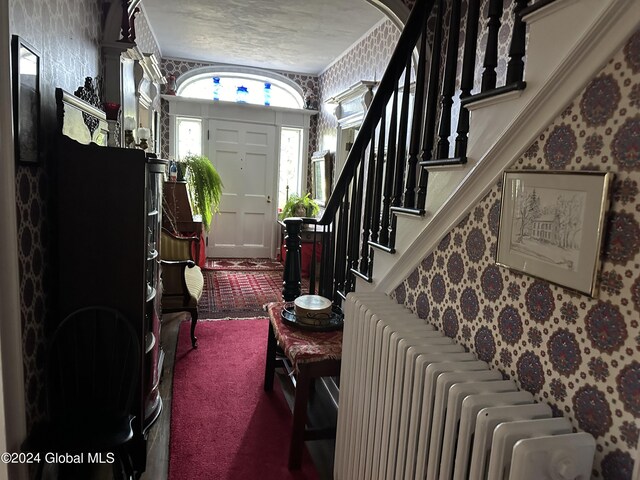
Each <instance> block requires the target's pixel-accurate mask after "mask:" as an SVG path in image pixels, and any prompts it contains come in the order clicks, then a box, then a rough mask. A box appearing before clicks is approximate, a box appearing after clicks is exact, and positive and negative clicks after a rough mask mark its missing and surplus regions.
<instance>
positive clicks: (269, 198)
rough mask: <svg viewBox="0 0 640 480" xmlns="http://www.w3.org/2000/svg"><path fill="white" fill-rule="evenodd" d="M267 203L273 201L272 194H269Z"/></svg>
mask: <svg viewBox="0 0 640 480" xmlns="http://www.w3.org/2000/svg"><path fill="white" fill-rule="evenodd" d="M267 203H271V195H267Z"/></svg>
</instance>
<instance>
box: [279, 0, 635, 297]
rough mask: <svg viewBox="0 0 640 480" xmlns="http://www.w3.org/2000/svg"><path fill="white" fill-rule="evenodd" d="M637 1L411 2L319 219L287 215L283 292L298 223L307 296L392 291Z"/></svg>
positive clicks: (598, 59) (570, 92) (597, 54)
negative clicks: (308, 233) (315, 247)
mask: <svg viewBox="0 0 640 480" xmlns="http://www.w3.org/2000/svg"><path fill="white" fill-rule="evenodd" d="M633 4H634V2H633V0H539V1H536V2H535V3H532V2H530V1H529V0H511V1H504V0H484V1H482V2H481V1H480V0H469V2H468V8H466V9H465V11H462V8H461V2H460V1H456V0H453V1H451V0H417V1H416V2H415V5H414V7H413V9H412V12H411V14H410V16H409V19H408V20H407V23H406V25H405V28H404V30H403V32H402V34H401V36H400V38H399V40H398V44H397V46H396V48H395V50H394V53H393V55H392V58H391V60H390V62H389V65H388V68H387V70H386V71H385V73H384V75H383V77H382V79H381V81H380V85H379V87H378V90H377V92H376V94H375V96H374V98H373V101H372V103H371V105H370V107H369V110H368V111H367V114H366V116H365V119H364V121H363V124H362V126H361V128H360V132H359V134H358V137H357V138H356V140H355V142H354V145H353V147H352V149H351V151H350V153H349V155H348V157H347V160H346V163H345V166H344V168H343V170H342V172H341V173H340V175H339V177H338V180H337V182H336V185H335V188H334V191H333V193H332V196H331V197H330V199H329V201H328V202H327V205H326V208H325V210H324V212H323V214H322V216H321V218H319V219H310V218H289V219H286V220H285V225H286V227H287V238H286V246H287V249H288V250H289V252H290V253H293V254H288V255H287V262H286V264H285V272H284V289H283V294H284V298H285V300H292V299H293V298H295V297H296V296H298V295H299V294H300V293H301V292H300V260H299V258H300V256H299V254H297V252H299V250H300V239H299V232H300V229H301V227H302V225H303V224H309V225H312V228H313V229H314V231H315V235H316V237H317V242H318V243H319V244H320V245H321V246H322V250H321V261H320V271H319V272H315V271H314V269H315V265H312V271H311V281H310V288H309V293H318V294H320V295H323V296H325V297H328V298H332V299H333V300H334V302H337V303H340V302H341V300H342V299H344V298H345V297H346V294H347V293H348V292H350V291H354V290H356V289H357V290H363V291H364V290H378V291H385V292H387V293H388V292H390V291H391V290H392V289H393V288H395V286H396V285H397V284H398V283H400V282H401V281H402V280H403V279H404V278H406V276H407V275H408V274H409V273H410V272H411V271H412V269H413V268H415V266H416V265H417V263H418V262H419V261H420V260H421V259H422V258H423V257H424V256H426V254H428V252H429V251H430V250H432V249H433V248H434V247H435V246H436V245H437V243H438V242H439V240H440V239H441V238H442V237H443V236H444V235H445V234H446V233H447V232H448V231H449V230H451V228H452V227H453V226H455V225H456V224H457V223H459V222H460V220H461V219H462V218H463V217H464V216H465V215H466V214H467V213H468V209H469V208H470V206H472V205H474V204H475V203H476V202H477V201H478V200H480V199H481V198H482V197H483V195H484V194H485V193H486V192H487V190H488V189H490V188H491V187H492V186H493V185H495V184H496V182H498V181H499V180H500V178H501V175H502V172H503V171H504V170H505V169H506V168H508V166H509V165H510V164H511V163H512V161H513V160H514V159H515V158H518V156H520V155H521V154H522V153H523V152H524V150H526V148H527V147H528V146H529V145H530V144H531V143H532V142H533V141H534V140H535V138H536V137H537V136H538V135H539V133H540V132H541V131H542V130H543V129H544V128H545V127H546V126H547V125H548V123H549V122H550V121H551V120H552V119H553V118H555V117H556V116H557V115H558V114H559V113H560V112H561V110H562V109H563V108H564V107H565V105H566V103H567V102H568V101H570V100H571V99H572V98H573V97H574V96H575V95H576V94H577V92H578V91H579V90H580V89H581V88H582V87H584V85H585V84H586V82H588V81H589V80H590V78H591V77H592V76H593V75H594V74H595V73H596V72H597V71H598V70H599V68H600V67H601V66H602V65H603V64H604V63H605V62H606V61H607V60H608V59H609V57H610V55H611V54H612V53H613V52H614V51H615V50H616V49H617V48H619V47H620V45H621V44H622V42H623V41H624V40H625V38H626V37H627V36H628V35H629V34H630V33H631V32H632V31H633V30H634V28H636V25H635V18H636V15H633V14H629V9H631V10H636V9H637V7H634V6H633ZM507 5H508V7H506V6H507ZM482 7H484V8H482ZM505 32H506V33H508V34H509V35H508V39H505V36H507V35H505ZM485 40H486V41H485ZM525 47H526V50H525ZM479 52H480V53H479ZM525 59H526V65H525ZM313 258H315V252H313ZM374 259H375V262H374ZM312 263H313V262H312ZM316 273H319V274H318V275H317V281H316Z"/></svg>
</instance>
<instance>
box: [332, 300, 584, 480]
mask: <svg viewBox="0 0 640 480" xmlns="http://www.w3.org/2000/svg"><path fill="white" fill-rule="evenodd" d="M344 312H345V323H344V336H343V347H342V348H343V351H342V369H341V373H340V401H339V408H338V427H337V436H336V452H335V466H334V479H335V480H358V479H367V480H387V479H388V480H391V479H394V480H396V479H397V480H400V479H407V480H410V479H425V478H426V479H428V480H436V479H439V480H452V479H455V480H467V479H470V480H471V479H474V480H480V479H483V480H485V479H487V480H509V479H510V480H546V479H571V480H588V479H589V478H590V475H591V467H592V463H593V455H594V453H595V441H594V439H593V437H592V436H591V435H589V434H586V433H572V428H571V425H570V423H569V422H568V421H567V420H566V419H564V418H552V413H551V409H550V408H549V406H548V405H546V404H540V403H535V401H534V399H533V397H532V395H531V394H530V393H528V392H523V391H518V388H517V386H516V384H515V383H514V382H513V381H511V380H503V377H502V374H501V373H500V372H498V371H497V370H492V369H491V368H490V367H489V365H488V364H487V363H485V362H482V361H479V360H478V359H477V358H476V357H475V356H474V355H473V354H472V353H469V352H466V351H465V349H464V348H463V347H462V346H461V345H458V344H456V343H455V342H454V341H453V339H451V338H449V337H446V336H445V335H444V334H442V333H441V332H439V331H437V330H435V329H434V328H433V327H432V326H430V325H426V324H425V322H424V321H423V320H421V319H419V318H418V317H417V316H415V315H414V314H413V313H412V312H410V311H409V310H408V309H407V308H405V307H404V306H402V305H399V304H397V303H396V302H395V301H393V300H392V299H391V298H389V297H388V296H386V295H384V294H380V293H350V294H349V295H348V296H347V299H346V301H345V303H344Z"/></svg>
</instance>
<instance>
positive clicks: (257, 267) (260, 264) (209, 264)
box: [202, 257, 284, 272]
mask: <svg viewBox="0 0 640 480" xmlns="http://www.w3.org/2000/svg"><path fill="white" fill-rule="evenodd" d="M202 268H204V269H205V270H235V271H242V272H250V271H259V272H264V271H271V270H283V269H284V265H283V264H282V263H280V262H278V261H277V260H272V259H270V258H211V257H209V258H207V261H206V263H205V265H204V267H202Z"/></svg>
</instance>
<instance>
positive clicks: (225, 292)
mask: <svg viewBox="0 0 640 480" xmlns="http://www.w3.org/2000/svg"><path fill="white" fill-rule="evenodd" d="M202 273H203V274H204V282H205V285H204V291H203V294H202V297H201V298H200V301H199V302H198V317H199V318H221V317H228V316H241V317H248V316H255V315H265V312H264V308H263V307H264V305H265V304H267V303H270V302H275V301H278V300H280V299H281V298H282V272H281V271H267V272H237V271H226V270H220V271H214V270H205V271H203V272H202Z"/></svg>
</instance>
